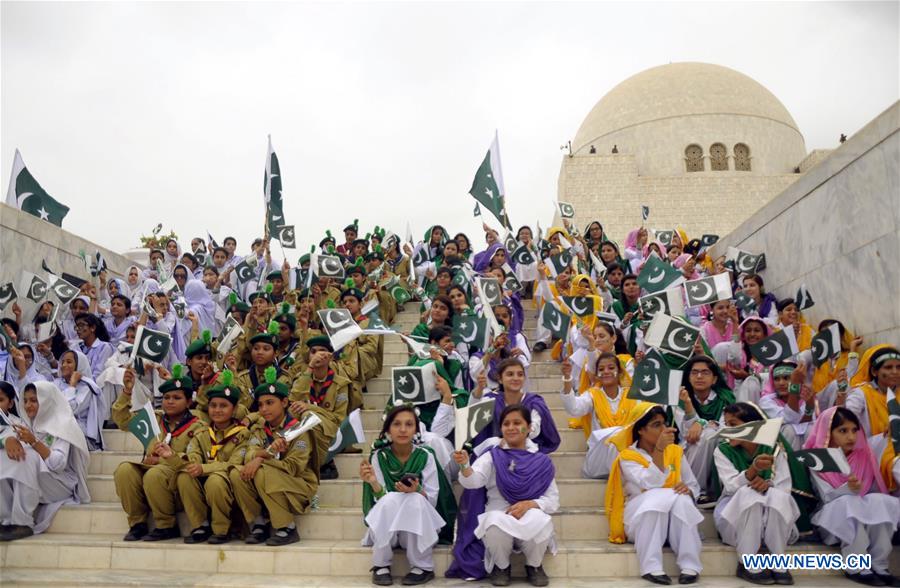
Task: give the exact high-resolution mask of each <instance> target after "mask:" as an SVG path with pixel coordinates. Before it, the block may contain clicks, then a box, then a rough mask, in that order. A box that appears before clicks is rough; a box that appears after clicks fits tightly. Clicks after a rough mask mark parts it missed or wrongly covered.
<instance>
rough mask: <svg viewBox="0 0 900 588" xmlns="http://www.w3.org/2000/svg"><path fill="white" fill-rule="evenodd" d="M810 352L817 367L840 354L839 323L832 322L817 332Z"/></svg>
mask: <svg viewBox="0 0 900 588" xmlns="http://www.w3.org/2000/svg"><path fill="white" fill-rule="evenodd" d="M810 352H811V353H812V360H813V363H814V364H816V367H819V366H821V365H822V364H824V363H828V360H830V359H832V358H835V357H837V356H838V355H840V353H841V331H840V328H839V327H838V324H837V323H832V324H830V325H828V327H827V328H825V329H822V330H821V331H819V332H818V333H816V334H815V336H814V337H813V338H812V343H811V345H810Z"/></svg>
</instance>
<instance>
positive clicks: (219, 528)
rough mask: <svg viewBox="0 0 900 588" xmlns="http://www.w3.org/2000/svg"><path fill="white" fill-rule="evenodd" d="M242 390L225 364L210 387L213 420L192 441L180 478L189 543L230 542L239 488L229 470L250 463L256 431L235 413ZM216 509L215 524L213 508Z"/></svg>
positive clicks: (179, 486)
mask: <svg viewBox="0 0 900 588" xmlns="http://www.w3.org/2000/svg"><path fill="white" fill-rule="evenodd" d="M240 397H241V391H240V389H238V387H237V386H235V385H234V383H233V376H232V373H231V371H229V370H225V371H224V372H222V374H221V375H220V377H219V378H218V381H217V383H216V384H215V385H214V386H212V387H211V388H210V389H209V390H208V391H207V398H208V405H207V414H208V416H209V426H208V427H207V430H206V431H205V432H201V433H199V434H198V435H196V436H195V437H194V438H193V439H192V440H191V441H190V443H188V446H187V450H186V452H185V455H184V456H183V457H182V458H181V459H182V463H181V464H180V469H179V470H178V473H177V475H176V478H175V485H176V487H177V488H178V495H179V497H180V498H181V503H182V504H183V505H184V511H185V513H187V516H188V520H190V522H191V528H192V529H193V530H192V531H191V534H190V535H188V536H187V537H185V538H184V542H185V543H203V542H204V541H207V540H208V541H209V543H212V544H221V543H227V542H228V529H229V528H230V527H231V507H232V505H233V504H234V492H233V491H232V488H231V480H229V478H228V471H229V469H231V467H232V466H235V467H239V466H241V465H243V463H244V456H245V454H246V451H247V440H248V439H249V437H250V431H249V430H248V429H247V427H245V426H244V425H243V424H241V422H240V421H239V420H238V419H237V418H235V417H236V415H235V409H236V408H237V405H238V400H239V399H240ZM209 512H212V525H210V522H209V518H210V517H209V516H208V513H209Z"/></svg>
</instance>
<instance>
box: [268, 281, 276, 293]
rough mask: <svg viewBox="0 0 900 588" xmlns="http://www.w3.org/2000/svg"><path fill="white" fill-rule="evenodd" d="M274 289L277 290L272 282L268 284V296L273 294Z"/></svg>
mask: <svg viewBox="0 0 900 588" xmlns="http://www.w3.org/2000/svg"><path fill="white" fill-rule="evenodd" d="M274 289H275V286H274V285H272V282H269V283H268V284H266V294H271V293H272V290H274Z"/></svg>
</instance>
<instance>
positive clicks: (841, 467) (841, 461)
mask: <svg viewBox="0 0 900 588" xmlns="http://www.w3.org/2000/svg"><path fill="white" fill-rule="evenodd" d="M794 457H795V458H797V461H799V462H800V463H802V464H803V465H805V466H806V467H808V468H809V469H811V470H812V471H814V472H837V473H839V474H844V475H845V476H849V475H850V463H849V462H848V461H847V457H846V456H845V455H844V450H843V449H840V448H838V447H820V448H818V449H804V450H802V451H795V452H794Z"/></svg>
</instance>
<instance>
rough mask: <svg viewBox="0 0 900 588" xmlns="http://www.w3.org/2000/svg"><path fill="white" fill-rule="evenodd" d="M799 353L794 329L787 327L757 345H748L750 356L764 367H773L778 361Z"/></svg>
mask: <svg viewBox="0 0 900 588" xmlns="http://www.w3.org/2000/svg"><path fill="white" fill-rule="evenodd" d="M798 353H800V348H799V347H798V346H797V337H796V336H795V335H794V328H793V327H787V328H786V329H782V330H780V331H778V332H776V333H775V334H773V335H771V336H769V337H766V338H765V339H763V340H762V341H760V342H759V343H754V344H753V345H750V354H751V355H753V357H755V358H756V360H757V361H758V362H759V363H761V364H763V365H765V366H769V365H775V364H776V363H778V362H779V361H783V360H785V359H789V358H791V357H793V356H795V355H797V354H798Z"/></svg>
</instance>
